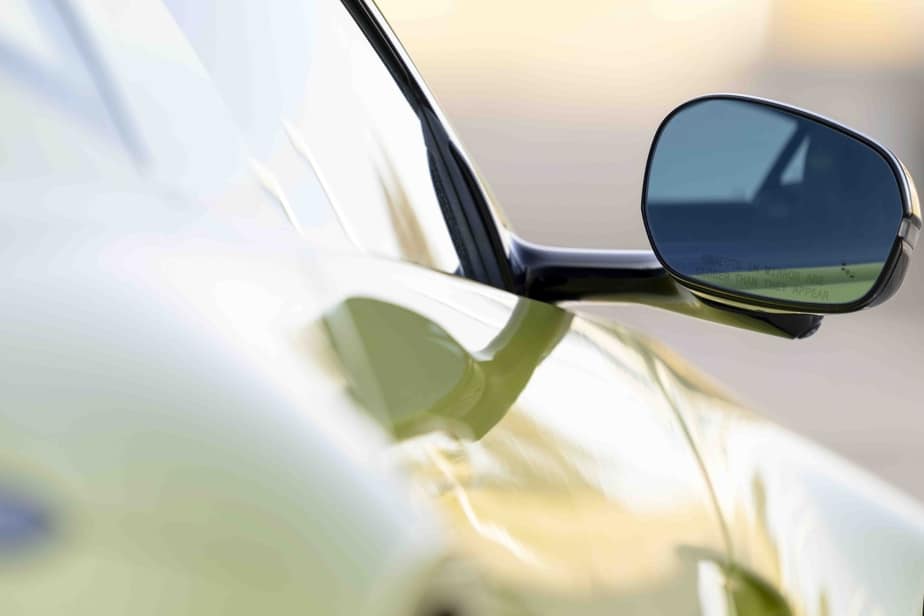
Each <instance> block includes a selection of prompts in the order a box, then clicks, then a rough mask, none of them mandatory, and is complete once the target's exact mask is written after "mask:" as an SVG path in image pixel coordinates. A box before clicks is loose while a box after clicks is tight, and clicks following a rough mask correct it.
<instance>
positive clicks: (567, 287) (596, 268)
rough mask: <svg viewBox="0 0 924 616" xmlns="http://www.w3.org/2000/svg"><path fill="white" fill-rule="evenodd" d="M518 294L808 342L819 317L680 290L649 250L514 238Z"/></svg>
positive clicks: (819, 321) (816, 327)
mask: <svg viewBox="0 0 924 616" xmlns="http://www.w3.org/2000/svg"><path fill="white" fill-rule="evenodd" d="M510 246H511V260H512V266H513V270H514V275H515V283H516V285H517V293H519V294H521V295H524V296H526V297H530V298H533V299H537V300H541V301H544V302H550V303H563V302H582V303H597V302H605V303H623V304H642V305H646V306H652V307H654V308H661V309H663V310H670V311H671V312H676V313H679V314H684V315H687V316H692V317H696V318H698V319H703V320H706V321H712V322H713V323H721V324H723V325H730V326H732V327H739V328H742V329H747V330H751V331H755V332H760V333H764V334H771V335H774V336H780V337H784V338H790V339H797V338H807V337H809V336H811V335H812V334H814V333H815V332H816V331H817V330H818V328H819V327H820V326H821V320H822V317H821V316H820V315H815V314H801V313H795V314H794V313H783V312H762V311H757V310H752V309H749V308H744V307H738V306H731V305H727V304H723V303H720V302H718V301H716V300H713V299H710V298H709V297H706V296H704V295H700V294H696V293H694V292H692V291H690V290H688V289H687V288H685V287H683V286H681V285H679V284H678V283H677V282H676V281H675V280H674V279H673V277H671V275H670V274H668V273H667V271H666V270H665V269H664V268H663V267H662V266H661V264H660V263H659V261H658V259H657V258H656V257H655V255H654V253H653V252H651V251H647V250H571V249H567V248H559V247H552V246H542V245H539V244H534V243H532V242H527V241H525V240H523V239H521V238H519V237H517V236H515V235H512V234H511V235H510Z"/></svg>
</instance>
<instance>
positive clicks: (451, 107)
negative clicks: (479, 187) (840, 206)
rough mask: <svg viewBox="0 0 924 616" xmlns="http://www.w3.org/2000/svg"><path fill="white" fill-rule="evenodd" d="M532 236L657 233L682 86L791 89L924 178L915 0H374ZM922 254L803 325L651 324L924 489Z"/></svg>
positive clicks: (617, 311)
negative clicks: (669, 120) (869, 303)
mask: <svg viewBox="0 0 924 616" xmlns="http://www.w3.org/2000/svg"><path fill="white" fill-rule="evenodd" d="M378 3H379V5H380V7H381V9H382V11H383V12H384V13H385V15H386V17H387V18H388V19H389V21H390V22H391V24H392V26H393V27H394V28H395V30H396V31H397V32H398V34H399V36H400V37H401V39H402V41H403V42H404V44H405V46H406V47H407V48H408V50H409V51H410V53H411V56H412V57H413V59H414V61H415V62H416V64H417V65H418V68H419V69H420V71H421V72H422V73H423V75H424V77H425V78H426V80H427V81H428V83H429V84H430V86H431V88H432V89H433V90H434V92H435V93H436V95H437V97H438V98H439V99H440V101H441V103H442V105H443V107H444V109H445V111H446V112H447V114H448V115H449V117H450V119H451V121H452V122H453V124H454V126H455V128H456V130H457V131H458V132H459V133H460V136H461V137H462V139H463V141H464V142H465V144H466V145H467V147H468V150H469V152H470V154H471V155H472V157H473V158H474V160H475V161H476V164H477V165H478V166H479V167H480V169H481V171H482V172H483V174H484V176H485V178H486V179H487V180H488V182H489V184H490V185H491V187H492V189H493V191H494V192H495V194H496V196H497V197H498V199H499V201H500V202H501V204H502V206H503V207H504V209H505V211H506V213H507V214H508V216H509V218H510V221H511V223H512V225H513V227H514V228H515V229H516V231H517V232H518V233H519V234H520V235H521V236H523V237H524V238H526V239H529V240H532V241H536V242H545V243H549V244H566V245H569V246H580V247H587V248H593V247H608V248H648V242H647V239H646V236H645V231H644V228H643V226H642V219H641V215H640V205H639V201H640V194H641V179H642V173H643V171H644V167H645V159H646V156H647V153H648V147H649V145H650V140H651V138H652V136H653V135H654V131H655V129H656V128H657V126H658V124H659V122H660V120H661V119H662V118H663V117H664V116H665V115H666V114H667V113H668V112H669V111H670V110H671V109H672V108H673V107H675V106H676V105H678V104H679V103H681V102H683V101H684V100H686V99H688V98H692V97H694V96H697V95H700V94H704V93H707V92H715V91H734V92H743V93H748V94H754V95H758V96H763V97H767V98H774V99H779V100H782V101H785V102H788V103H791V104H795V105H798V106H800V107H807V108H809V109H811V110H813V111H816V112H818V113H821V114H823V115H827V116H829V117H832V118H833V119H836V120H839V121H841V122H843V123H845V124H847V125H849V126H851V127H852V128H855V129H857V130H860V131H861V132H865V133H867V134H870V135H872V136H874V137H875V138H876V139H877V140H879V141H880V142H881V143H883V144H884V145H886V146H887V147H889V148H890V149H892V150H893V152H895V153H896V154H897V155H898V156H899V157H900V158H901V159H902V160H903V162H904V163H905V164H906V166H907V167H908V168H909V169H910V170H911V172H912V174H916V175H917V177H918V178H919V180H918V183H919V185H921V183H922V182H924V36H921V32H924V2H921V1H920V0H907V1H891V2H888V1H883V0H748V2H740V1H738V0H632V1H621V0H571V1H570V2H536V1H535V0H530V1H526V0H505V1H504V2H497V1H496V0H378ZM922 260H924V257H922V255H920V254H919V255H918V256H917V261H918V262H917V263H916V264H914V265H913V266H912V269H911V272H910V274H909V278H908V280H907V281H906V283H905V285H904V287H903V289H902V291H901V292H900V293H899V295H898V296H897V297H896V298H895V299H893V300H892V301H891V302H889V303H887V304H885V305H883V306H879V307H876V308H873V309H872V310H868V311H866V312H863V313H858V314H854V315H847V316H840V317H837V316H832V317H828V318H827V319H826V320H825V323H824V325H823V327H822V328H821V330H820V332H819V333H818V334H816V335H815V336H814V337H812V338H810V339H808V340H804V341H798V342H792V341H786V340H781V339H776V338H771V337H767V336H762V335H759V334H752V333H749V332H745V331H741V330H734V329H731V328H725V327H722V326H718V325H712V324H709V323H706V322H701V321H696V320H693V319H690V318H687V317H682V316H678V315H673V314H670V313H667V312H662V311H657V310H654V309H651V308H642V307H631V306H618V307H611V308H606V309H604V313H605V314H607V315H608V316H609V317H611V318H614V319H615V320H617V321H618V322H620V323H623V324H626V325H629V326H632V327H634V328H636V329H638V330H641V331H643V332H645V333H647V334H649V335H653V336H656V337H658V338H659V339H661V340H662V341H664V342H665V343H667V344H668V345H670V346H672V347H673V348H674V349H676V350H677V351H679V352H680V353H681V354H683V355H685V356H686V357H687V358H688V359H690V360H691V361H692V362H693V363H694V364H696V365H698V366H699V367H700V368H701V369H702V370H704V371H705V372H707V373H709V374H711V375H713V376H714V377H716V378H717V379H719V380H720V381H722V382H723V383H725V385H726V386H727V387H728V388H729V389H730V390H732V391H733V392H735V393H736V394H737V395H738V397H739V398H740V399H741V400H742V401H744V402H745V403H747V404H748V405H750V406H751V407H752V408H755V409H756V410H758V411H760V412H762V413H764V414H765V415H767V416H770V417H772V418H773V419H775V420H776V421H778V422H779V423H782V424H784V425H786V426H788V427H790V428H792V429H794V430H795V431H797V432H799V433H801V434H804V435H807V436H809V437H810V438H812V439H814V440H816V441H819V442H821V443H823V444H824V445H826V446H828V447H829V448H831V449H833V450H835V451H837V452H839V453H840V454H842V455H843V456H845V457H847V458H849V459H851V460H853V461H854V462H856V463H858V464H859V465H861V466H864V467H866V468H868V469H870V470H872V471H873V472H874V473H876V474H877V475H879V476H880V477H884V478H885V479H886V480H887V481H890V482H891V483H893V484H895V485H898V486H899V487H901V488H903V489H904V490H905V491H907V492H910V493H911V494H913V495H914V496H916V497H917V498H918V499H919V500H924V472H922V469H924V409H922V408H921V407H922V405H921V403H920V399H921V392H920V385H919V383H920V381H921V377H920V375H919V373H920V367H921V366H922V365H924V321H922V320H921V319H920V316H919V315H920V314H921V310H920V308H919V306H920V305H921V302H922V300H924V263H921V261H922Z"/></svg>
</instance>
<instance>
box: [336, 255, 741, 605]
mask: <svg viewBox="0 0 924 616" xmlns="http://www.w3.org/2000/svg"><path fill="white" fill-rule="evenodd" d="M328 267H330V264H328ZM336 271H337V272H338V274H337V276H336V279H337V280H338V281H339V282H338V283H337V285H336V286H337V287H338V289H339V291H338V292H337V293H335V294H334V295H336V296H337V297H336V298H335V297H334V295H332V296H330V297H331V299H333V300H334V301H333V303H332V304H331V309H329V310H328V312H327V314H328V319H327V322H328V331H329V332H330V334H331V336H332V341H333V343H334V345H335V347H336V348H337V350H338V354H339V356H340V358H341V360H342V362H343V366H344V368H345V370H346V374H347V381H348V383H350V386H351V387H352V389H353V392H354V394H355V395H356V397H357V398H358V399H359V400H360V401H365V402H366V403H368V402H369V393H368V392H369V390H370V385H369V380H370V378H374V377H375V375H379V376H381V377H382V378H381V379H379V381H378V382H379V385H378V387H379V389H378V390H377V391H378V392H379V393H380V394H381V392H382V391H383V390H384V389H387V388H388V387H389V384H391V385H392V386H394V387H396V388H398V389H401V390H405V391H406V390H415V391H417V390H421V389H424V388H429V393H428V397H425V399H426V400H430V401H432V402H431V407H430V408H429V409H424V410H423V411H421V409H420V408H417V412H418V415H417V416H415V421H416V422H417V423H416V424H415V425H412V426H411V427H408V426H409V424H408V423H407V415H406V414H405V415H402V421H403V422H404V423H402V424H401V426H400V427H399V428H398V429H396V428H395V424H393V423H391V422H390V418H389V416H388V412H389V403H388V402H387V401H384V400H386V398H388V396H387V395H386V394H382V395H380V396H379V397H378V398H376V400H377V402H378V406H377V407H376V409H374V410H370V413H371V414H372V415H373V416H374V417H375V418H376V419H377V420H378V421H379V422H380V423H381V424H382V425H384V427H385V428H386V429H388V430H391V431H392V432H393V434H394V438H395V442H394V445H393V446H391V447H390V448H389V449H388V451H387V453H385V454H384V456H385V459H384V461H383V462H384V463H386V464H388V465H392V466H395V467H397V468H399V469H400V470H401V471H402V473H404V474H405V475H406V476H407V477H409V478H410V479H411V480H412V483H413V485H414V486H415V489H416V490H418V491H419V492H420V494H421V495H422V496H423V497H424V498H425V499H426V500H427V501H429V502H430V503H431V504H432V505H434V506H435V507H436V508H437V510H438V513H439V516H440V518H441V520H442V523H443V524H444V525H445V527H446V532H447V533H448V534H449V535H450V537H451V539H452V544H453V546H454V553H455V555H456V556H458V557H460V558H462V559H463V560H464V561H465V562H466V563H468V564H469V565H473V566H474V569H475V571H477V574H472V575H476V576H477V579H479V580H480V581H479V583H478V584H475V585H474V587H477V588H479V589H482V590H481V591H479V592H477V593H475V595H477V596H478V598H477V601H481V602H483V606H482V608H483V609H486V608H484V606H485V605H490V606H491V609H496V610H499V612H498V613H507V612H510V613H530V614H562V613H568V614H597V613H601V614H602V613H620V614H633V613H671V614H701V613H702V614H716V613H718V614H724V613H727V612H726V611H725V610H726V609H727V608H728V607H729V606H728V605H727V601H728V600H729V597H727V596H726V595H725V594H724V590H723V584H724V583H725V573H724V572H725V571H726V569H725V560H724V559H725V556H724V555H725V554H726V546H725V543H724V540H723V533H722V529H721V525H720V523H719V521H718V518H717V516H716V513H715V508H714V506H713V503H712V500H711V498H710V491H709V486H708V485H707V483H706V482H705V480H704V478H703V474H702V473H701V470H700V466H699V464H698V461H697V459H696V457H695V455H694V453H693V449H692V448H691V446H690V444H689V441H688V438H687V434H686V432H685V430H684V428H683V426H682V424H681V423H680V422H679V421H678V415H677V410H676V409H675V408H674V406H673V404H674V403H673V402H672V400H673V393H672V390H674V389H676V388H677V387H678V385H677V382H678V377H677V376H676V374H675V373H674V372H673V370H672V369H671V368H670V367H669V365H668V364H667V363H665V362H664V361H662V359H661V357H660V356H659V355H658V354H656V353H654V352H653V351H652V348H651V346H650V345H649V344H648V343H647V342H645V341H643V340H641V339H639V338H638V337H636V336H635V335H634V334H631V333H629V332H627V331H624V330H615V331H604V330H603V329H601V328H599V327H597V326H595V325H593V324H591V323H589V322H586V321H584V320H583V319H580V318H572V316H571V315H570V314H568V313H566V312H564V311H562V310H561V309H559V308H556V307H553V306H550V305H547V304H541V303H537V302H533V301H531V300H527V299H521V298H516V297H513V296H511V295H508V294H505V293H503V292H500V291H496V290H493V289H489V288H486V287H483V286H480V285H476V284H474V283H470V282H467V281H464V280H460V279H457V278H453V277H449V276H443V275H439V274H436V273H434V272H429V271H425V270H422V269H420V268H416V267H413V266H408V265H398V264H388V263H383V262H377V261H371V260H369V259H354V260H341V261H339V262H338V264H337V266H336ZM330 278H331V279H333V278H334V277H333V276H331V277H330ZM328 288H330V287H328ZM361 306H364V308H360V307H361ZM409 323H411V324H410V325H409ZM511 323H514V325H513V326H511ZM517 323H519V324H520V325H519V328H518V326H517ZM349 324H352V328H351V327H349V326H348V325H349ZM381 330H388V331H391V332H392V333H394V332H400V335H399V336H398V337H399V338H400V339H402V340H403V341H404V346H403V347H402V345H400V344H398V343H395V345H394V352H392V353H389V352H387V348H388V347H387V346H386V345H385V343H384V342H383V341H382V340H378V338H380V337H381V336H382V334H381ZM386 338H387V336H386ZM424 338H428V339H429V342H423V339H424ZM434 340H436V342H434ZM526 340H529V341H539V342H537V343H535V344H534V345H533V347H532V348H524V347H522V346H517V345H523V344H524V342H523V341H526ZM441 345H443V346H441ZM445 346H451V347H452V349H453V350H452V351H451V352H450V355H452V361H442V359H445V358H446V356H445V355H443V356H442V359H441V355H440V349H441V348H443V347H445ZM508 348H509V349H512V350H513V351H514V352H515V354H516V355H518V356H519V358H520V359H521V361H520V362H519V366H518V370H519V372H518V376H519V380H518V378H517V377H516V376H514V377H510V378H507V379H503V377H499V378H501V380H502V381H504V383H505V385H506V389H507V391H506V392H505V393H506V395H508V396H510V398H509V402H507V405H506V406H505V407H504V408H498V399H497V398H496V397H492V396H491V395H490V393H486V392H489V390H490V385H486V382H490V380H491V379H492V376H494V374H495V373H493V372H492V369H493V368H496V367H497V365H496V364H491V361H492V360H493V359H495V358H497V357H503V356H504V351H505V349H508ZM425 356H426V357H427V359H423V358H424V357H425ZM358 358H361V359H358ZM363 359H364V360H365V361H362V360H363ZM524 363H525V364H528V365H523V364H524ZM511 364H512V365H515V364H517V362H516V361H511ZM473 365H474V366H476V368H472V366H473ZM360 366H361V367H360ZM478 366H480V368H478ZM504 369H505V367H504V366H501V368H500V372H499V373H498V374H503V373H504ZM479 370H480V371H481V374H480V376H478V375H476V376H472V372H476V373H477V372H478V371H479ZM361 373H362V374H361ZM524 375H526V376H525V378H523V377H524ZM415 379H416V383H415ZM434 390H439V391H434ZM511 390H512V391H511ZM383 401H384V402H383ZM394 404H395V405H397V406H401V405H403V406H401V408H402V409H404V410H407V408H409V406H410V405H413V404H417V405H418V407H420V405H421V402H420V400H417V401H416V402H414V403H411V402H408V401H407V400H406V399H402V400H401V401H400V402H396V403H394ZM500 404H503V402H502V401H501V402H500ZM424 406H425V404H424ZM428 410H429V411H431V412H429V413H428V412H427V411H428ZM391 419H393V418H391ZM484 589H490V591H488V590H484ZM482 591H483V592H482ZM463 594H464V596H465V597H466V599H465V600H466V601H471V600H476V599H473V596H472V595H471V594H468V593H463ZM715 610H717V611H715ZM466 613H467V612H466ZM474 613H480V612H478V611H475V612H474ZM485 613H494V612H491V611H490V610H489V611H486V612H485Z"/></svg>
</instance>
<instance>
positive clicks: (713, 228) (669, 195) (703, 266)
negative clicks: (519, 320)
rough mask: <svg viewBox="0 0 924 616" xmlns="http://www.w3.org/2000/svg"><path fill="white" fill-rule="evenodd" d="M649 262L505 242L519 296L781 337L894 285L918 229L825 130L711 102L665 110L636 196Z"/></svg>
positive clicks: (881, 154) (908, 198) (906, 178)
mask: <svg viewBox="0 0 924 616" xmlns="http://www.w3.org/2000/svg"><path fill="white" fill-rule="evenodd" d="M642 216H643V218H644V220H645V228H646V230H647V232H648V238H649V240H650V242H651V245H652V248H653V249H654V252H653V253H652V252H645V251H625V250H574V249H568V248H556V247H549V246H539V245H536V244H531V243H529V242H526V241H524V240H522V239H520V238H518V237H516V236H511V242H510V243H511V250H510V253H511V263H512V269H513V271H514V274H515V277H516V284H517V287H518V288H517V291H518V292H519V293H521V294H523V295H527V296H529V297H535V298H538V299H542V300H545V301H550V302H562V301H595V302H599V301H604V302H625V303H641V304H647V305H650V306H654V307H658V308H663V309H666V310H670V311H673V312H679V313H682V314H687V315H690V316H694V317H697V318H701V319H705V320H709V321H714V322H719V323H724V324H728V325H732V326H735V327H741V328H745V329H751V330H754V331H759V332H763V333H769V334H774V335H779V336H784V337H788V338H804V337H806V336H810V335H811V334H813V333H814V332H815V331H816V330H817V329H818V327H819V326H820V324H821V319H822V315H823V314H826V313H839V312H841V313H842V312H852V311H855V310H860V309H862V308H866V307H869V306H872V305H874V304H877V303H880V302H882V301H884V300H886V299H888V298H889V297H891V296H892V295H893V294H894V293H895V292H896V291H897V290H898V288H899V286H900V285H901V282H902V279H903V278H904V275H905V271H906V270H907V267H908V264H909V261H910V257H911V251H912V249H913V248H914V244H915V242H916V240H917V237H918V234H919V232H920V229H921V213H920V206H919V204H918V197H917V193H916V192H915V189H914V184H913V182H912V180H911V177H910V175H909V174H908V172H907V171H906V169H905V168H904V166H902V164H901V163H900V162H899V161H898V159H897V158H895V156H893V155H892V154H891V153H890V152H889V151H888V150H886V149H885V148H883V147H882V146H880V145H878V144H877V143H875V142H874V141H872V140H870V139H868V138H867V137H864V136H862V135H860V134H858V133H855V132H853V131H851V130H850V129H848V128H845V127H843V126H841V125H839V124H837V123H835V122H832V121H830V120H826V119H824V118H821V117H818V116H815V115H813V114H810V113H808V112H805V111H802V110H799V109H795V108H793V107H788V106H786V105H783V104H780V103H774V102H770V101H766V100H762V99H756V98H751V97H747V96H741V95H733V94H717V95H710V96H705V97H702V98H698V99H694V100H692V101H690V102H688V103H685V104H683V105H681V106H680V107H678V108H677V109H675V110H674V111H673V112H671V113H670V114H669V115H668V116H667V118H666V119H665V120H664V122H663V123H662V124H661V126H660V127H659V128H658V131H657V133H656V134H655V138H654V143H653V144H652V147H651V152H650V154H649V156H648V165H647V167H646V170H645V177H644V184H643V190H642Z"/></svg>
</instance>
